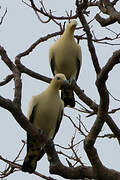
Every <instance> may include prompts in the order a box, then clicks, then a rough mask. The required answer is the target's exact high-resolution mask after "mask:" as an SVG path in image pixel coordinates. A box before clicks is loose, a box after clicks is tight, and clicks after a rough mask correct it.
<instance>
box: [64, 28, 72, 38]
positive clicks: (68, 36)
mask: <svg viewBox="0 0 120 180" xmlns="http://www.w3.org/2000/svg"><path fill="white" fill-rule="evenodd" d="M63 38H66V39H74V31H72V30H71V31H69V30H67V29H66V30H65V32H64V34H63Z"/></svg>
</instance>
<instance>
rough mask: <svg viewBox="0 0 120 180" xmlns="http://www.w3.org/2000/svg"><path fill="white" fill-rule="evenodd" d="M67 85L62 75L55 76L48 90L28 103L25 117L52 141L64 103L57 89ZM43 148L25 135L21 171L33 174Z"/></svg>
mask: <svg viewBox="0 0 120 180" xmlns="http://www.w3.org/2000/svg"><path fill="white" fill-rule="evenodd" d="M64 83H65V84H66V83H67V79H66V77H65V75H64V74H56V75H55V77H54V78H53V79H52V81H51V83H50V85H49V86H48V88H47V89H46V90H45V91H43V92H42V93H41V94H39V95H37V96H33V97H32V99H31V101H30V103H29V109H28V114H27V117H28V119H29V120H30V122H31V123H32V124H33V126H35V127H36V128H38V129H40V130H42V131H43V132H44V133H46V135H47V136H48V139H53V138H54V137H55V135H56V133H57V131H58V129H59V126H60V123H61V120H62V115H63V109H64V102H63V101H62V100H61V98H60V96H59V89H60V88H61V86H63V85H64ZM44 153H45V152H44V149H43V147H40V144H39V142H38V141H37V139H35V138H34V137H32V136H31V135H29V134H27V154H26V156H25V159H24V162H23V165H22V171H24V172H29V173H33V172H34V171H35V169H36V165H37V161H38V160H40V159H41V158H42V156H43V155H44Z"/></svg>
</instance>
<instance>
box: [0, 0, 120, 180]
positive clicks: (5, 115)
mask: <svg viewBox="0 0 120 180" xmlns="http://www.w3.org/2000/svg"><path fill="white" fill-rule="evenodd" d="M44 4H45V6H46V7H47V8H48V9H52V10H53V11H54V12H55V15H58V16H59V15H65V11H66V10H67V11H70V10H71V9H72V10H75V5H74V1H73V0H66V1H64V3H63V2H62V1H56V0H52V3H51V1H48V0H44ZM0 5H1V7H2V9H1V11H0V16H2V14H3V13H4V11H5V8H6V7H7V10H8V12H7V15H6V17H5V19H4V21H3V24H2V25H1V26H0V45H2V46H3V47H4V48H5V49H6V51H7V54H8V56H9V57H10V58H11V60H12V61H14V58H15V56H16V55H17V54H18V53H20V52H23V51H24V50H26V49H27V48H28V47H29V46H30V45H31V44H32V43H34V42H35V41H36V40H37V39H39V38H40V37H43V36H45V35H47V34H48V33H52V32H54V31H57V30H59V29H58V27H57V26H55V25H54V24H53V23H50V24H49V25H48V24H42V23H40V22H39V21H38V19H37V17H36V16H35V15H34V13H33V11H32V9H30V8H28V7H27V6H26V5H25V4H24V3H22V2H21V1H18V0H14V2H13V3H11V1H9V0H4V1H2V0H0ZM94 13H95V11H92V13H91V17H92V16H94ZM77 21H78V25H80V23H79V19H77ZM113 27H114V30H116V31H117V32H118V27H119V26H118V25H117V24H115V25H114V26H113ZM92 29H94V33H95V35H96V37H97V38H100V37H103V35H104V34H103V32H104V33H106V34H105V35H109V34H110V32H109V31H108V30H105V29H104V28H100V25H99V24H98V23H93V27H92ZM77 33H78V34H80V33H82V32H81V31H79V32H78V31H76V32H75V34H77ZM111 35H113V34H111ZM54 40H56V38H53V39H51V40H48V41H47V42H44V43H41V44H40V45H38V46H37V47H36V48H35V49H34V50H33V52H32V53H31V54H30V55H29V56H27V57H25V58H23V60H22V62H23V63H24V64H25V65H26V66H27V67H28V68H30V69H32V70H34V71H36V72H38V73H40V74H43V75H46V76H48V77H52V73H51V70H50V67H49V61H48V50H49V47H50V45H51V44H52V43H53V42H54ZM80 45H81V48H82V56H83V63H82V68H81V72H80V76H79V79H78V85H79V86H80V87H81V89H83V90H84V91H85V93H86V94H87V95H88V96H89V97H90V98H92V100H94V101H95V102H96V103H99V97H98V93H97V90H96V87H95V79H96V75H95V72H94V68H93V65H92V61H91V57H90V54H89V52H88V48H87V43H86V41H85V40H82V41H81V42H80ZM95 46H96V51H97V55H98V57H99V61H100V65H101V66H103V65H104V64H105V63H106V62H107V60H108V58H109V57H110V56H111V55H112V53H113V52H114V50H115V49H119V48H120V46H106V45H100V44H95ZM0 69H1V71H0V81H2V80H3V79H4V78H5V77H6V75H7V74H10V71H9V69H8V68H7V67H6V66H5V65H4V64H3V63H2V62H1V61H0ZM119 71H120V67H119V65H117V67H115V68H114V70H113V71H112V72H111V73H110V76H109V80H108V82H107V85H108V89H109V90H110V92H111V93H112V94H113V95H114V96H115V97H116V98H118V99H120V93H119V92H120V86H118V81H117V78H118V77H119ZM22 79H23V81H22V84H23V91H22V110H23V112H24V113H25V115H26V113H27V108H28V102H29V100H30V98H31V97H32V96H33V95H36V94H38V93H40V92H42V91H43V90H44V89H45V88H46V87H47V86H48V84H47V83H44V82H42V81H38V80H35V79H33V78H30V77H28V76H27V75H22ZM0 93H1V95H2V96H4V97H6V98H11V99H12V98H13V93H14V84H13V81H11V82H10V83H9V84H7V85H5V86H4V87H0ZM76 99H77V97H76ZM80 103H82V102H81V101H80ZM82 104H83V103H82ZM119 106H120V103H119V102H116V101H114V100H112V103H111V105H110V107H112V108H116V107H119ZM71 112H72V113H71ZM65 113H66V114H68V115H70V114H71V116H72V117H76V116H78V113H77V112H76V111H75V110H71V109H70V108H66V109H65ZM0 115H1V116H0V117H1V126H0V143H1V146H0V155H2V156H3V157H5V158H7V159H9V160H13V159H14V158H15V156H16V155H17V153H18V152H19V150H20V148H21V146H22V143H21V140H22V139H23V140H26V133H25V131H24V130H23V129H21V127H20V126H19V125H18V124H17V122H16V121H15V120H14V119H13V117H12V115H11V114H10V113H9V112H7V111H6V110H3V109H2V108H0ZM80 115H81V120H82V122H84V123H85V125H87V127H88V130H89V129H90V127H91V125H92V124H93V122H94V120H95V116H93V117H92V118H86V117H85V115H84V114H80ZM112 117H113V118H114V120H115V122H116V123H117V125H118V126H120V121H119V119H118V117H120V113H119V112H118V113H116V115H112ZM110 132H111V131H109V129H108V128H107V126H106V125H104V127H103V132H102V133H103V134H104V133H110ZM73 134H74V129H73V128H72V125H71V123H70V122H69V120H68V119H67V118H65V117H64V118H63V121H62V124H61V127H60V130H59V132H58V134H57V136H56V138H55V143H57V144H60V145H65V146H67V145H68V144H69V143H70V137H71V136H72V135H73ZM78 138H80V139H83V138H84V137H82V136H80V135H79V136H78ZM96 147H97V150H98V152H99V155H100V158H101V159H102V162H103V164H104V165H105V166H107V167H108V168H113V169H116V170H120V163H119V162H118V157H119V146H118V143H117V140H109V139H104V140H97V143H96ZM25 153H26V148H24V151H23V153H22V154H21V157H20V159H22V160H23V158H24V156H25ZM79 153H80V156H81V157H82V159H81V160H82V161H83V162H84V163H85V165H90V164H89V162H88V159H87V156H86V154H85V152H84V151H83V145H82V144H81V145H80V151H79ZM46 159H47V158H46V156H44V158H42V160H41V161H40V162H39V163H38V166H37V170H38V171H39V172H40V173H43V174H45V175H49V171H48V165H49V164H48V161H47V160H46ZM20 163H21V164H22V162H20ZM87 163H88V164H87ZM65 164H66V162H65ZM4 168H5V164H4V163H2V162H1V161H0V170H3V169H4ZM51 176H52V175H51ZM54 177H56V176H54ZM26 178H27V179H28V178H29V180H37V179H40V177H37V176H35V175H29V174H27V173H23V172H16V173H14V174H12V175H10V176H9V177H7V180H15V179H26ZM57 179H62V178H60V177H57Z"/></svg>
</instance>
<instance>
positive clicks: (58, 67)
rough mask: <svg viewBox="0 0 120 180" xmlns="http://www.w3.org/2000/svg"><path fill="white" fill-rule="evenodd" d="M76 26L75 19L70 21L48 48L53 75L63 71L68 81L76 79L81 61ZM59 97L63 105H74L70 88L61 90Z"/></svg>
mask: <svg viewBox="0 0 120 180" xmlns="http://www.w3.org/2000/svg"><path fill="white" fill-rule="evenodd" d="M76 26H77V21H76V20H73V21H71V22H70V23H69V24H68V25H67V27H66V29H65V31H64V33H63V35H62V36H61V37H60V38H59V39H58V40H57V41H56V42H55V43H54V44H53V45H52V46H51V47H50V49H49V61H50V66H51V70H52V73H53V75H55V74H57V73H63V74H65V76H66V78H67V79H68V80H70V81H72V79H75V80H77V79H78V75H79V71H80V67H81V63H82V53H81V48H80V46H79V45H78V44H77V43H76V41H75V39H74V31H75V28H76ZM61 98H62V99H63V101H64V105H65V106H67V105H70V106H71V107H74V106H75V99H74V94H73V91H72V90H71V89H65V90H62V92H61Z"/></svg>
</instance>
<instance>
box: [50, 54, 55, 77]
mask: <svg viewBox="0 0 120 180" xmlns="http://www.w3.org/2000/svg"><path fill="white" fill-rule="evenodd" d="M50 67H51V70H52V73H53V75H54V76H55V72H54V70H55V60H54V56H53V57H51V60H50Z"/></svg>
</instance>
